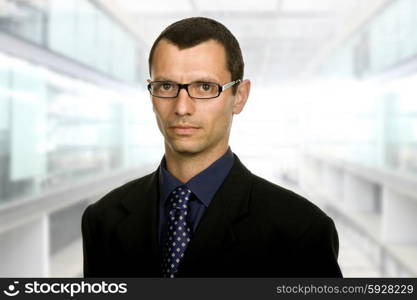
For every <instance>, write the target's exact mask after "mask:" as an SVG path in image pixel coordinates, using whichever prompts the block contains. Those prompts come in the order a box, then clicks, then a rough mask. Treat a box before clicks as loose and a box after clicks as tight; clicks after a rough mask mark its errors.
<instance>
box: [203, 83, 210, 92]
mask: <svg viewBox="0 0 417 300" xmlns="http://www.w3.org/2000/svg"><path fill="white" fill-rule="evenodd" d="M201 88H202V89H203V90H204V91H209V90H210V85H209V84H208V83H202V84H201Z"/></svg>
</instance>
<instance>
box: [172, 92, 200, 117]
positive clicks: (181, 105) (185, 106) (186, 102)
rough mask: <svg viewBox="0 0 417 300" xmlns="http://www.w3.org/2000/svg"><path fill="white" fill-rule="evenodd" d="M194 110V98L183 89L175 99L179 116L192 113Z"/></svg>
mask: <svg viewBox="0 0 417 300" xmlns="http://www.w3.org/2000/svg"><path fill="white" fill-rule="evenodd" d="M194 111H195V102H194V99H192V98H190V96H189V95H188V93H187V91H186V90H185V89H181V90H180V92H179V94H178V96H177V98H176V99H175V114H176V115H179V116H185V115H192V114H193V113H194Z"/></svg>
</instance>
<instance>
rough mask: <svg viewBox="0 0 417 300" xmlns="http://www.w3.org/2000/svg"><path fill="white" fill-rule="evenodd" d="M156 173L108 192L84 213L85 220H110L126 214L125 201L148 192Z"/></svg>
mask: <svg viewBox="0 0 417 300" xmlns="http://www.w3.org/2000/svg"><path fill="white" fill-rule="evenodd" d="M155 173H156V172H153V173H151V174H148V175H146V176H143V177H140V178H137V179H134V180H131V181H129V182H127V183H125V184H123V185H121V186H119V187H117V188H115V189H113V190H111V191H110V192H108V193H107V194H106V195H104V196H103V197H102V198H101V199H99V200H98V201H96V202H94V203H92V204H90V205H89V206H88V207H87V208H86V209H85V211H84V213H83V219H84V218H88V219H95V220H97V219H98V218H100V219H109V218H111V217H112V215H115V214H118V213H119V214H120V213H124V212H125V210H126V208H125V205H123V203H122V202H123V201H124V200H126V199H130V198H132V197H131V196H132V195H133V194H138V192H140V191H144V190H146V189H147V188H148V187H149V185H150V184H152V179H153V177H154V176H155Z"/></svg>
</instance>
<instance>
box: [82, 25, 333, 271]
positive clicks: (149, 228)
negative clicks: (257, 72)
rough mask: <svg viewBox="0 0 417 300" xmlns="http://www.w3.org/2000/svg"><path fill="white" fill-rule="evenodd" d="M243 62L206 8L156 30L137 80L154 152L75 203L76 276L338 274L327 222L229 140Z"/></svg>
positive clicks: (240, 99)
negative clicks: (144, 95)
mask: <svg viewBox="0 0 417 300" xmlns="http://www.w3.org/2000/svg"><path fill="white" fill-rule="evenodd" d="M243 66H244V64H243V59H242V54H241V50H240V47H239V44H238V42H237V40H236V39H235V37H234V36H233V35H232V34H231V33H230V31H229V30H228V29H227V28H226V27H224V26H223V25H222V24H220V23H218V22H216V21H214V20H211V19H207V18H188V19H184V20H181V21H178V22H176V23H174V24H172V25H170V26H169V27H168V28H166V29H165V30H164V31H163V32H162V33H161V35H160V36H159V37H158V38H157V39H156V41H155V43H154V45H153V47H152V49H151V52H150V55H149V71H150V77H151V79H150V80H149V81H148V82H149V85H148V89H149V91H150V94H151V99H152V103H153V111H154V113H155V116H156V120H157V123H158V127H159V129H160V131H161V133H162V135H163V137H164V140H165V156H164V158H163V159H162V161H161V164H160V166H159V168H158V169H157V170H156V171H155V172H154V173H152V174H150V175H147V176H145V177H142V178H139V179H136V180H133V181H131V182H129V183H127V184H125V185H123V186H121V187H119V188H117V189H115V190H113V191H112V192H110V193H109V194H108V195H106V196H105V197H104V198H103V199H101V200H100V201H98V202H96V203H94V204H92V205H90V206H89V207H88V208H87V209H86V211H85V212H84V214H83V218H82V233H83V245H84V275H85V276H87V277H106V276H109V277H339V276H341V272H340V269H339V266H338V264H337V255H338V237H337V232H336V229H335V227H334V224H333V221H332V220H331V219H330V218H329V217H328V216H326V215H325V214H324V213H323V212H322V211H321V210H320V209H319V208H318V207H316V206H315V205H313V204H312V203H310V202H308V201H307V200H306V199H304V198H302V197H301V196H299V195H296V194H294V193H292V192H291V191H288V190H286V189H284V188H282V187H279V186H277V185H275V184H272V183H270V182H268V181H266V180H264V179H262V178H260V177H257V176H255V175H253V174H252V173H251V172H250V171H249V170H248V169H246V168H245V167H244V165H243V164H242V163H241V162H240V160H239V158H238V157H237V156H236V155H234V154H233V153H232V152H231V149H230V148H229V143H228V141H229V134H230V129H231V125H232V119H233V115H235V114H239V113H240V112H241V111H242V109H243V108H244V106H245V103H246V100H247V99H248V95H249V90H250V81H249V80H243Z"/></svg>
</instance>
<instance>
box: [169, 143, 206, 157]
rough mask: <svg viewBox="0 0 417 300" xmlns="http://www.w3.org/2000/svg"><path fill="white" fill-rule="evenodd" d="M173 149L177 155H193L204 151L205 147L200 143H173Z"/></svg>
mask: <svg viewBox="0 0 417 300" xmlns="http://www.w3.org/2000/svg"><path fill="white" fill-rule="evenodd" d="M171 149H172V150H174V151H175V152H177V153H181V154H190V155H192V154H197V153H200V152H202V151H204V149H205V147H204V146H203V145H201V144H198V143H190V142H173V143H171Z"/></svg>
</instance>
